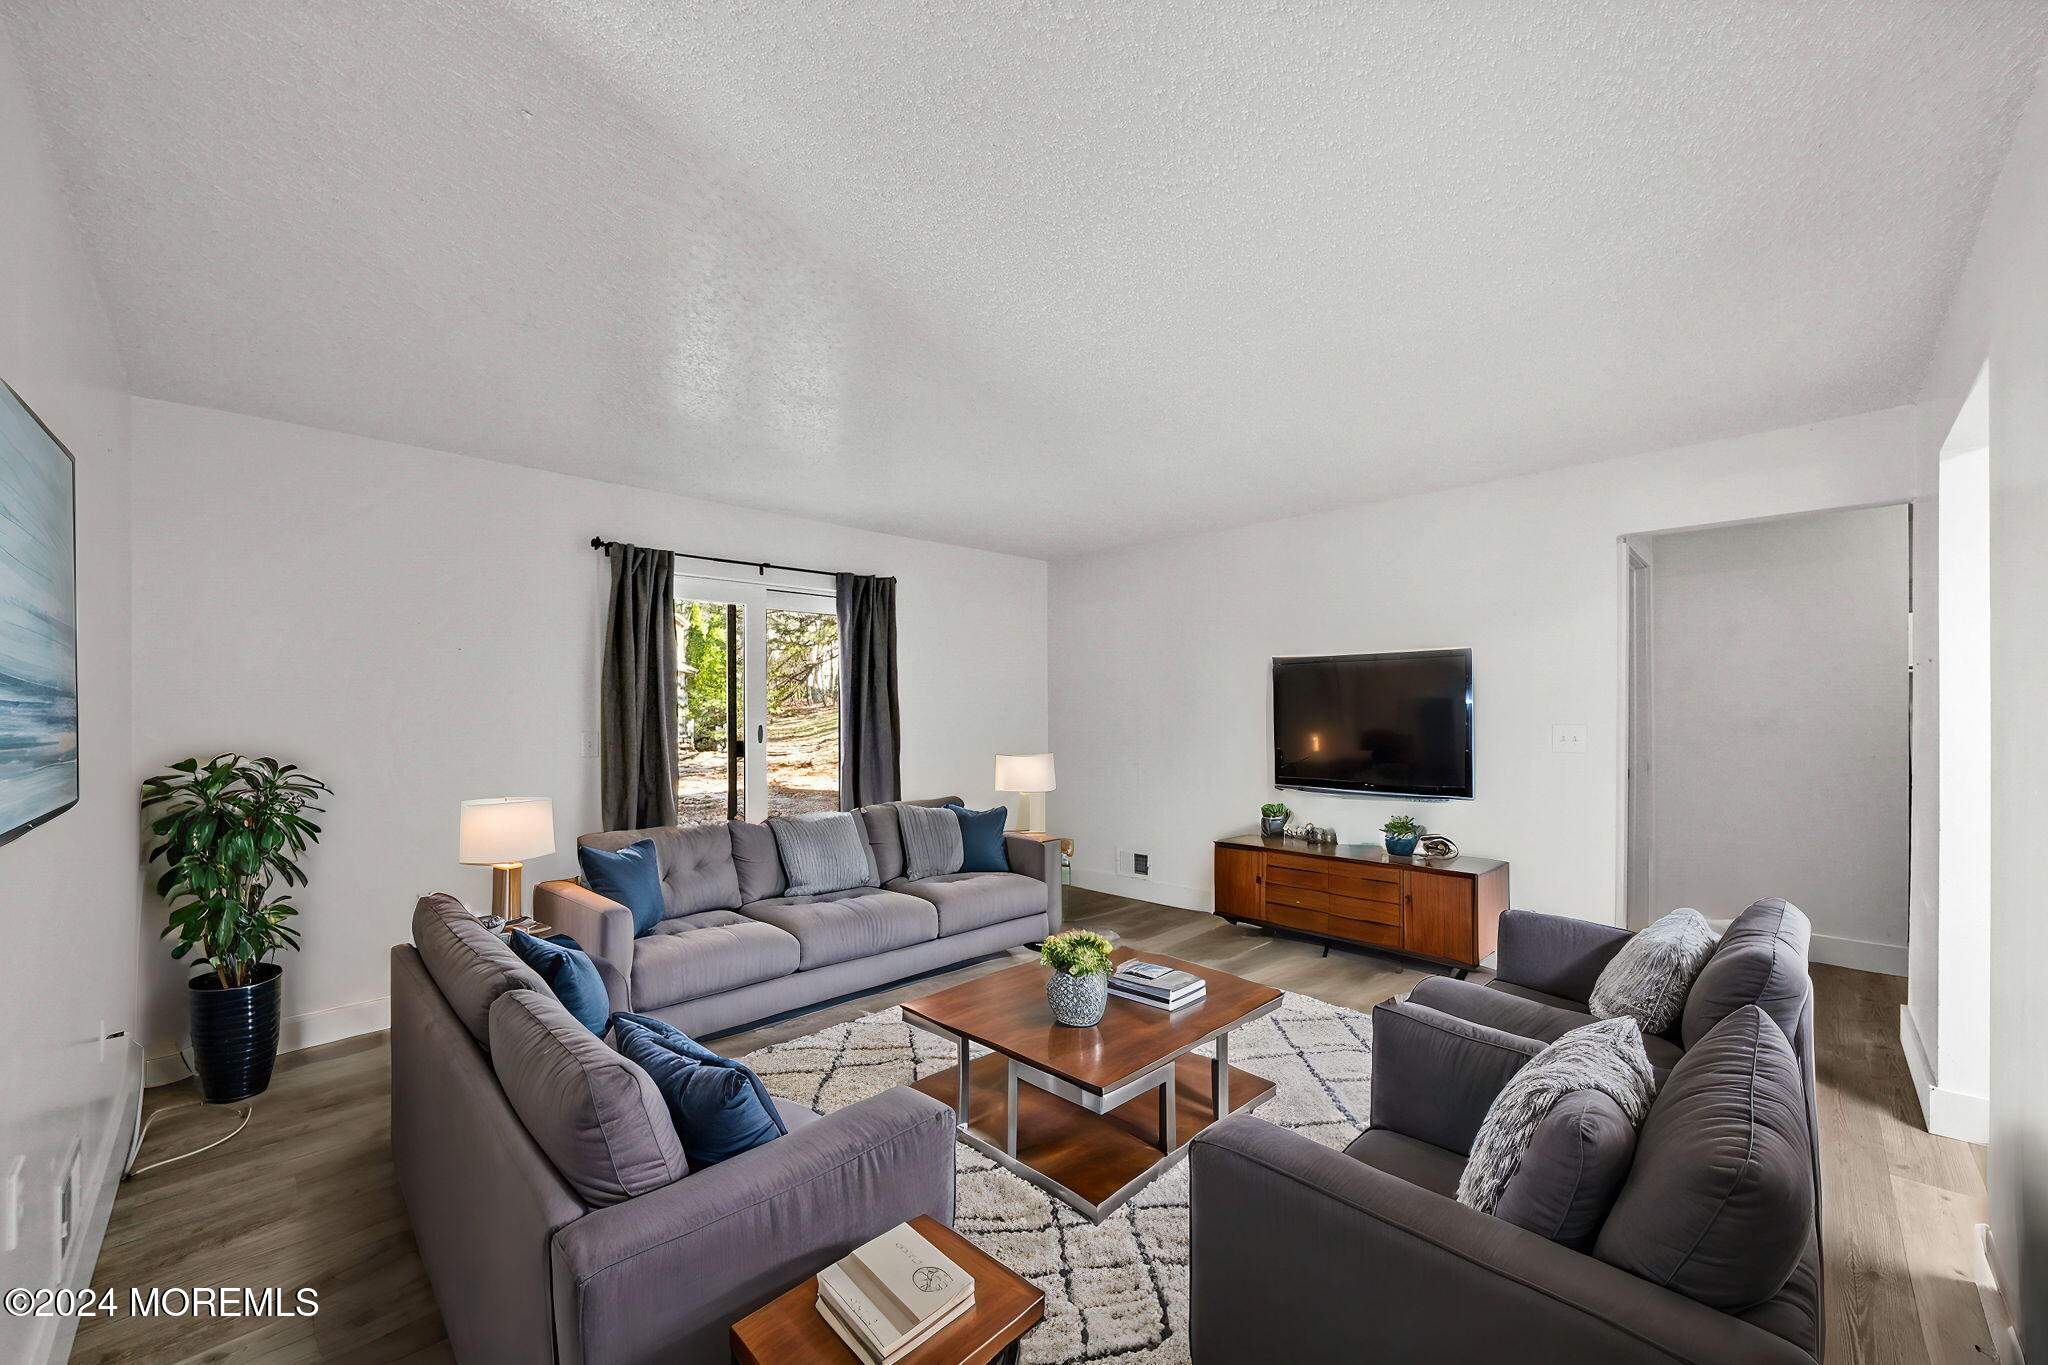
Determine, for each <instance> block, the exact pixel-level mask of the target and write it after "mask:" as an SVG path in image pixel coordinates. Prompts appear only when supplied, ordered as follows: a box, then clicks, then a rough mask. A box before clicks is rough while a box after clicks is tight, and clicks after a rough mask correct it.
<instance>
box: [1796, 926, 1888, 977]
mask: <svg viewBox="0 0 2048 1365" xmlns="http://www.w3.org/2000/svg"><path fill="white" fill-rule="evenodd" d="M1807 956H1808V957H1809V958H1811V959H1812V960H1813V961H1815V962H1825V963H1827V964H1828V965H1829V966H1831V967H1854V968H1855V969H1856V970H1857V971H1859V972H1882V973H1884V974H1885V975H1886V976H1904V975H1905V974H1906V948H1905V945H1904V944H1900V943H1870V942H1867V941H1865V940H1863V939H1860V938H1841V937H1838V936H1837V935H1834V934H1815V935H1814V936H1813V942H1812V943H1811V944H1810V945H1809V946H1808V948H1807Z"/></svg>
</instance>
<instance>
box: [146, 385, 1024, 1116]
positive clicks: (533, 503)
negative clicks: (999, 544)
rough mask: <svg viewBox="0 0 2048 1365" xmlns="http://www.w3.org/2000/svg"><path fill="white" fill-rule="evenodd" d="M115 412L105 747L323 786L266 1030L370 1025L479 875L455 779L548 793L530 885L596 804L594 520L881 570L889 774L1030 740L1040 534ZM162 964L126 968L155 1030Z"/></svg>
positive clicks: (304, 1033) (570, 842)
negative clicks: (118, 511) (411, 953)
mask: <svg viewBox="0 0 2048 1365" xmlns="http://www.w3.org/2000/svg"><path fill="white" fill-rule="evenodd" d="M134 429H135V452H136V456H135V613H136V628H135V669H136V676H137V678H138V679H139V680H140V684H139V686H138V690H137V696H136V737H135V755H136V757H135V762H136V765H137V771H136V772H135V773H132V774H130V776H134V777H138V778H139V777H140V776H141V775H142V774H143V772H145V771H154V770H156V769H157V768H159V767H160V766H161V765H162V764H164V763H166V762H168V761H170V760H173V759H176V758H179V757H182V756H184V755H187V754H210V753H213V752H215V751H217V750H220V749H225V748H234V749H240V750H243V751H245V752H256V753H270V754H276V755H278V756H280V757H283V758H288V759H290V760H292V761H294V762H297V763H299V764H301V765H303V766H304V767H305V768H306V769H307V770H309V771H310V772H312V773H314V774H315V775H317V776H319V777H321V778H324V779H326V780H327V781H329V782H331V783H332V784H333V786H334V787H335V796H334V798H333V800H332V801H331V803H330V804H329V811H328V814H327V816H326V818H325V819H324V821H323V824H324V825H325V827H326V831H327V834H326V837H325V840H324V842H323V843H322V844H321V845H320V846H319V848H318V849H317V850H316V851H315V853H314V856H313V857H312V859H311V860H310V862H309V863H308V870H309V871H310V873H311V875H312V886H311V888H310V889H308V890H307V891H305V892H304V893H302V894H301V896H300V902H301V904H302V906H303V908H304V915H303V917H302V918H301V920H300V921H299V923H300V925H301V926H302V928H303V933H304V938H305V950H304V951H303V952H301V953H299V954H298V955H297V956H295V957H288V958H287V959H285V972H286V976H285V1013H286V1015H287V1016H288V1019H289V1020H290V1021H291V1022H289V1023H288V1024H287V1030H286V1044H287V1046H293V1045H299V1046H303V1045H308V1044H311V1043H317V1042H321V1041H326V1040H328V1039H330V1038H334V1037H340V1036H345V1035H347V1034H351V1033H358V1032H363V1031H365V1030H369V1029H374V1028H379V1027H382V1026H383V1023H384V1020H385V1017H386V996H387V994H388V982H387V975H388V965H387V952H388V950H389V947H390V945H391V944H393V943H397V942H400V941H402V940H404V939H406V938H407V937H408V934H409V923H410V919H409V917H410V915H411V911H412V904H413V901H414V899H415V898H416V897H417V896H418V895H419V894H420V893H422V892H426V891H434V890H450V891H454V892H456V893H458V894H460V895H462V896H464V897H465V898H466V899H468V900H470V902H471V903H472V904H478V903H481V902H482V901H483V900H484V899H485V898H487V897H488V895H489V875H490V874H489V871H488V869H484V868H468V867H462V866H459V865H457V864H456V862H455V824H456V807H457V803H458V802H460V801H461V800H463V799H464V798H467V797H476V796H493V795H507V794H514V795H538V796H550V797H553V798H554V801H555V809H556V814H557V838H558V843H559V846H560V850H561V851H560V852H558V853H557V854H555V855H554V856H553V857H551V858H543V859H539V860H537V861H536V862H535V863H533V864H530V865H529V866H528V868H527V879H528V884H529V885H531V884H532V883H533V882H536V881H539V880H541V879H542V878H546V877H555V876H564V875H573V869H574V865H575V859H574V854H573V847H574V839H575V836H576V835H577V834H579V833H582V832H584V831H587V830H592V829H596V828H599V820H598V795H597V780H598V777H597V760H596V758H594V757H584V756H583V754H582V741H583V736H584V734H585V732H593V733H594V732H595V731H596V729H597V685H598V650H599V644H600V642H601V639H602V635H603V614H604V602H605V593H606V584H607V572H608V570H607V567H606V562H605V559H604V557H603V556H602V555H601V554H599V553H597V552H596V551H594V550H592V549H591V548H590V545H589V541H590V538H591V537H592V536H593V535H602V536H604V537H606V538H607V539H617V540H625V541H630V542H634V543H637V544H645V545H656V546H663V547H668V548H672V549H679V550H693V551H697V552H700V553H704V554H714V555H730V556H749V557H754V556H758V557H762V558H775V559H780V560H783V561H785V562H793V563H798V564H804V565H813V566H817V567H821V568H827V569H843V570H849V571H854V572H862V573H879V574H893V575H894V576H895V577H896V578H897V579H898V589H897V592H898V611H899V614H900V617H901V622H900V644H899V650H900V672H901V685H902V700H903V781H904V789H905V791H906V793H907V794H910V795H926V794H937V793H946V792H958V793H960V794H961V795H963V796H965V797H966V798H967V799H968V800H969V801H970V802H984V803H985V802H986V801H990V800H993V799H995V793H994V791H993V790H992V783H993V781H994V755H995V754H997V753H998V752H1012V751H1020V750H1021V751H1026V752H1030V751H1036V750H1041V749H1043V748H1045V747H1046V744H1045V738H1046V681H1045V658H1046V649H1045V620H1046V567H1045V565H1044V564H1043V563H1042V562H1041V561H1038V560H1031V559H1021V558H1016V557H1013V556H1009V555H1000V554H992V553H987V552H984V551H978V550H967V549H961V548H958V547H954V546H947V545H938V544H932V543H929V542H925V541H917V540H907V539H902V538H899V537H894V536H887V535H879V534H874V533H871V532H863V531H854V530H848V529H846V528H842V527H837V526H829V525H825V524H822V523H819V522H812V521H802V520H798V519H795V518H791V517H785V516H778V515H774V514H771V513H766V512H757V511H749V510H746V509H743V508H736V507H727V506H720V505H716V504H712V503H704V502H695V501H691V500H688V499H683V498H675V497H669V496H665V495H661V494H656V493H648V492H642V491H638V490H633V489H627V488H623V487H619V486H616V485H611V484H603V483H597V482H593V481H590V480H586V479H579V478H573V477H569V476H565V475H559V474H550V473H545V472H542V471H537V470H530V469H523V468H518V467H515V466H511V465H503V464H496V463H491V462H488V461H483V460H476V459H469V458H465V457H461V456H456V455H449V454H445V453H441V452H437V451H430V450H420V449H415V448H412V447H407V446H397V445H390V444H386V443H382V442H378V441H372V440H367V439H363V438H360V437H355V436H346V435H340V434H336V433H332V432H325V431H316V430H312V429H309V428H305V427H297V426H290V425H286V424H284V423H279V422H271V421H265V420H261V419H257V418H251V417H242V416H237V415H234V414H229V413H222V412H214V411H209V410H205V409H199V408H190V407H182V406H178V405H174V404H167V403H159V402H151V401H144V400H138V401H137V402H136V403H135V406H134ZM153 913H154V914H160V913H161V912H160V911H155V912H153ZM181 977H182V974H181V973H180V972H177V971H175V970H173V968H172V966H171V964H170V963H169V962H168V961H158V962H153V965H152V967H151V969H150V970H149V971H148V974H147V979H148V987H149V1000H150V1009H149V1033H148V1038H147V1041H148V1045H149V1052H150V1055H151V1056H152V1057H153V1058H154V1057H158V1056H160V1055H162V1054H165V1053H168V1052H170V1051H172V1050H173V1048H174V1045H175V1044H176V1042H177V1039H178V1027H179V1019H180V1016H179V1013H178V1010H179V1008H180V1006H179V1004H178V996H179V992H180V990H181V987H180V986H179V984H178V983H179V981H180V980H181ZM154 1074H156V1073H154V1072H153V1075H154Z"/></svg>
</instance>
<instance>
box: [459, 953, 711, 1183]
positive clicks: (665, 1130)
mask: <svg viewBox="0 0 2048 1365" xmlns="http://www.w3.org/2000/svg"><path fill="white" fill-rule="evenodd" d="M491 1069H492V1071H494V1072H495V1073H496V1074H497V1077H498V1085H499V1086H500V1087H501V1088H502V1089H503V1090H504V1092H505V1098H506V1099H507V1100H508V1101H509V1102H510V1103H511V1105H512V1111H513V1112H514V1113H516V1114H518V1115H519V1122H520V1123H521V1124H522V1125H523V1126H524V1127H525V1129H526V1131H527V1133H528V1134H529V1135H530V1136H531V1137H532V1138H533V1141H534V1143H535V1145H536V1146H538V1147H539V1148H540V1149H541V1151H543V1152H545V1153H547V1158H548V1160H549V1161H550V1162H552V1163H553V1164H554V1168H555V1169H556V1170H557V1171H560V1172H561V1173H562V1179H564V1180H566V1181H568V1182H569V1184H570V1185H571V1186H573V1187H574V1188H575V1190H576V1193H578V1194H579V1195H581V1196H583V1202H584V1203H586V1204H590V1205H592V1206H593V1207H599V1208H602V1207H603V1206H605V1205H607V1204H623V1203H624V1202H625V1201H626V1200H628V1199H631V1198H633V1197H634V1196H635V1195H641V1194H646V1193H647V1192H648V1191H649V1190H658V1189H660V1188H661V1187H662V1186H664V1185H672V1184H674V1183H675V1182H676V1181H678V1180H681V1179H682V1178H683V1177H684V1176H685V1175H687V1174H689V1169H690V1168H689V1164H688V1162H687V1161H686V1160H685V1159H684V1156H683V1144H682V1141H681V1139H679V1138H678V1137H677V1136H676V1125H675V1120H674V1119H672V1118H670V1117H669V1112H668V1103H667V1101H665V1100H663V1099H662V1097H661V1091H660V1090H658V1089H657V1088H656V1087H655V1084H654V1078H653V1077H652V1076H649V1075H648V1074H647V1073H646V1072H645V1071H642V1070H641V1069H640V1068H639V1067H638V1066H636V1065H634V1064H633V1063H632V1062H630V1061H628V1060H627V1059H626V1058H625V1057H623V1056H621V1055H620V1054H618V1053H616V1052H614V1051H612V1049H611V1048H609V1047H607V1046H605V1044H604V1043H602V1042H600V1041H599V1040H598V1038H597V1036H596V1035H595V1034H593V1033H591V1031H590V1030H589V1029H587V1028H585V1027H583V1025H581V1024H579V1023H577V1022H576V1016H575V1015H573V1014H571V1013H569V1011H568V1010H567V1009H565V1008H563V1006H562V1003H561V1002H560V1001H558V1000H556V999H555V998H554V997H553V996H549V995H542V994H541V993H540V992H539V991H507V992H506V993H505V994H503V995H501V996H499V997H498V998H497V999H496V1000H494V1001H492V1002H491Z"/></svg>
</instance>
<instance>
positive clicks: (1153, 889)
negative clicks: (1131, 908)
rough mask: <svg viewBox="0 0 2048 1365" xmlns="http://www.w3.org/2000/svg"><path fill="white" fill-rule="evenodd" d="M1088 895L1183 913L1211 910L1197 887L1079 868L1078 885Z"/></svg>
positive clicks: (1076, 873) (1153, 878)
mask: <svg viewBox="0 0 2048 1365" xmlns="http://www.w3.org/2000/svg"><path fill="white" fill-rule="evenodd" d="M1073 884H1074V885H1075V886H1078V887H1080V888H1082V889H1083V890H1086V891H1100V892H1102V893H1103V894H1104V895H1108V896H1129V897H1130V898H1131V899H1133V900H1141V901H1151V902H1152V903H1153V904H1155V905H1171V906H1174V907H1176V908H1177V909H1181V910H1208V909H1209V908H1210V907H1209V905H1208V904H1207V902H1208V900H1209V896H1208V893H1207V892H1204V891H1202V890H1200V889H1198V888H1196V887H1192V886H1182V885H1180V884H1179V883H1178V882H1163V881H1160V880H1159V879H1158V878H1157V877H1126V876H1124V875H1123V874H1122V873H1120V872H1111V871H1108V870H1106V869H1104V868H1099V867H1076V868H1075V869H1074V882H1073Z"/></svg>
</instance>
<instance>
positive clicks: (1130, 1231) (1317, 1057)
mask: <svg viewBox="0 0 2048 1365" xmlns="http://www.w3.org/2000/svg"><path fill="white" fill-rule="evenodd" d="M1371 1039H1372V1029H1371V1021H1370V1019H1369V1018H1368V1016H1366V1015H1363V1014H1360V1013H1359V1012H1358V1011H1356V1010H1348V1009H1344V1008H1341V1007H1340V1006H1337V1005H1331V1004H1328V1003H1326V1002H1324V1001H1321V1000H1316V999H1313V998H1311V997H1309V996H1306V995H1294V994H1289V995H1288V996H1287V997H1286V998H1285V999H1284V1000H1282V1001H1281V1004H1280V1008H1279V1009H1278V1010H1276V1011H1274V1012H1273V1013H1272V1014H1270V1015H1268V1016H1267V1017H1266V1018H1264V1019H1260V1020H1258V1021H1256V1022H1254V1023H1251V1024H1247V1025H1245V1026H1244V1027H1243V1028H1241V1029H1238V1030H1236V1031H1235V1032H1233V1033H1232V1034H1231V1035H1230V1061H1231V1064H1232V1065H1233V1066H1236V1067H1239V1068H1240V1069H1242V1070H1245V1071H1250V1072H1254V1073H1256V1074H1258V1075H1260V1076H1264V1077H1266V1078H1267V1079H1268V1080H1270V1081H1272V1082H1273V1083H1274V1086H1275V1089H1274V1092H1273V1094H1272V1095H1271V1096H1270V1097H1269V1098H1268V1099H1267V1100H1266V1102H1265V1103H1264V1104H1263V1105H1261V1106H1260V1107H1259V1109H1258V1114H1259V1117H1261V1118H1263V1119H1266V1120H1267V1121H1268V1122H1271V1123H1277V1124H1279V1125H1281V1126H1282V1127H1286V1128H1292V1129H1294V1130H1295V1131H1296V1132H1298V1133H1301V1134H1303V1135H1304V1136H1306V1137H1309V1138H1313V1139H1314V1140H1315V1141H1317V1142H1320V1143H1323V1144H1324V1145H1325V1146H1329V1147H1342V1146H1344V1145H1345V1144H1346V1143H1348V1142H1350V1141H1351V1139H1353V1138H1355V1137H1357V1136H1358V1134H1359V1131H1360V1130H1361V1129H1363V1128H1364V1127H1365V1120H1366V1110H1367V1105H1368V1095H1369V1091H1370V1087H1369V1085H1368V1081H1369V1079H1370V1077H1371V1074H1372V1058H1371ZM1202 1051H1203V1052H1204V1053H1205V1054H1206V1053H1207V1051H1208V1049H1207V1048H1204V1049H1202ZM977 1055H979V1054H977ZM953 1060H954V1050H953V1045H952V1044H951V1043H949V1042H946V1041H944V1040H943V1039H940V1038H938V1037H936V1036H935V1035H933V1034H929V1033H926V1032H924V1031H923V1030H921V1029H916V1028H912V1027H911V1026H910V1025H909V1024H906V1023H904V1022H903V1016H902V1014H901V1013H900V1012H899V1011H897V1010H894V1009H888V1010H883V1011H881V1012H880V1013H878V1014H870V1015H867V1016H866V1017H864V1018H861V1019H856V1020H854V1021H853V1022H852V1023H849V1024H837V1025H834V1026H833V1027H831V1028H828V1029H824V1030H821V1031H820V1032H817V1033H813V1034H810V1035H808V1036H806V1037H803V1038H794V1039H791V1040H790V1041H789V1042H787V1043H780V1044H777V1045H776V1046H774V1047H770V1048H764V1049H763V1050H761V1051H759V1052H756V1053H753V1054H752V1055H751V1056H749V1057H748V1058H747V1059H746V1061H747V1064H748V1065H749V1066H751V1067H753V1068H754V1070H755V1071H756V1072H758V1073H759V1074H760V1077H761V1079H762V1081H763V1082H764V1083H765V1084H766V1085H767V1087H768V1089H769V1090H771V1091H772V1092H774V1093H775V1094H776V1095H777V1096H779V1097H780V1098H782V1099H786V1100H794V1101H796V1102H797V1103H799V1104H805V1105H809V1106H810V1107H811V1108H813V1109H816V1110H818V1111H819V1112H821V1113H825V1112H830V1111H831V1110H834V1109H838V1108H840V1107H842V1106H844V1105H848V1104H852V1103H854V1102H855V1101H856V1100H863V1099H866V1098H867V1097H868V1096H870V1095H876V1094H879V1093H881V1092H882V1091H884V1090H887V1089H888V1088H889V1087H890V1086H893V1085H902V1084H906V1083H907V1082H910V1081H913V1080H916V1079H919V1078H921V1077H924V1076H928V1075H930V1074H931V1073H933V1072H935V1071H943V1070H945V1069H946V1068H947V1067H949V1066H951V1065H953ZM954 1151H955V1153H956V1159H957V1160H958V1162H959V1184H958V1187H957V1198H956V1209H955V1213H954V1219H953V1221H954V1226H955V1227H957V1228H958V1229H959V1230H960V1231H961V1232H962V1233H963V1234H965V1235H966V1236H967V1237H969V1238H970V1239H972V1240H973V1241H974V1242H975V1243H976V1244H977V1245H979V1246H980V1247H981V1248H982V1249H983V1250H985V1251H987V1252H988V1253H989V1254H990V1255H992V1256H994V1257H995V1258H996V1259H997V1260H999V1261H1001V1262H1002V1263H1003V1264H1004V1265H1007V1266H1009V1267H1010V1268H1011V1269H1013V1270H1015V1271H1017V1272H1018V1273H1019V1274H1021V1275H1024V1276H1027V1277H1028V1278H1029V1279H1030V1280H1031V1281H1032V1282H1033V1283H1034V1284H1036V1285H1037V1286H1038V1287H1039V1288H1040V1289H1043V1290H1044V1291H1045V1321H1044V1322H1042V1323H1040V1324H1039V1325H1038V1326H1037V1327H1036V1328H1034V1329H1032V1332H1031V1334H1030V1335H1029V1336H1027V1337H1025V1338H1024V1359H1025V1360H1026V1361H1027V1362H1034V1363H1035V1365H1050V1363H1051V1362H1080V1361H1110V1360H1113V1361H1116V1362H1118V1365H1175V1363H1176V1362H1184V1361H1186V1360H1187V1359H1188V1346H1187V1317H1188V1303H1187V1296H1188V1168H1187V1162H1186V1161H1185V1160H1182V1161H1181V1162H1179V1163H1178V1164H1176V1165H1175V1166H1174V1167H1173V1168H1172V1169H1171V1170H1169V1171H1167V1172H1166V1173H1165V1174H1164V1175H1162V1176H1160V1177H1159V1179H1157V1180H1155V1181H1153V1182H1152V1184H1150V1185H1148V1186H1146V1187H1145V1188H1144V1189H1143V1190H1141V1191H1139V1192H1138V1194H1137V1195H1135V1196H1134V1197H1133V1198H1132V1199H1131V1201H1130V1202H1129V1203H1127V1204H1125V1205H1124V1206H1123V1207H1122V1208H1120V1209H1118V1210H1117V1211H1116V1212H1115V1213H1113V1214H1111V1215H1110V1216H1109V1217H1108V1218H1106V1219H1104V1220H1103V1222H1102V1223H1101V1225H1100V1226H1097V1225H1094V1224H1091V1223H1090V1222H1089V1221H1088V1220H1087V1219H1086V1218H1084V1217H1082V1216H1081V1215H1080V1214H1079V1213H1077V1212H1075V1211H1074V1210H1073V1209H1072V1208H1070V1207H1069V1206H1068V1205H1066V1204H1065V1203H1063V1202H1061V1201H1059V1200H1057V1199H1055V1198H1053V1197H1052V1196H1051V1195H1049V1194H1047V1193H1045V1191H1043V1190H1041V1189H1039V1188H1038V1187H1037V1186H1036V1185H1033V1184H1031V1183H1030V1182H1029V1181H1027V1180H1024V1179H1022V1178H1020V1177H1018V1176H1015V1175H1012V1174H1011V1173H1010V1172H1009V1171H1006V1170H1004V1169H1003V1168H1002V1167H1001V1166H998V1165H997V1164H996V1163H994V1162H993V1161H990V1160H989V1159H988V1158H987V1157H984V1156H983V1155H981V1153H979V1152H977V1151H975V1150H974V1149H973V1148H971V1147H968V1146H966V1145H965V1144H956V1146H955V1147H954Z"/></svg>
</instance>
